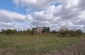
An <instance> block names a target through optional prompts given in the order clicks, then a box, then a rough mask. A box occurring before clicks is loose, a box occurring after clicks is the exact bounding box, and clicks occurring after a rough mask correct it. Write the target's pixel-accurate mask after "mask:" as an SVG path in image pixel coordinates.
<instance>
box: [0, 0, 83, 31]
mask: <svg viewBox="0 0 85 55" xmlns="http://www.w3.org/2000/svg"><path fill="white" fill-rule="evenodd" d="M13 2H14V3H15V4H16V5H17V7H21V8H23V7H25V8H26V9H27V10H28V11H32V10H33V11H34V12H32V13H29V14H26V15H22V14H18V13H16V12H10V11H7V10H0V22H5V24H6V25H7V26H12V25H14V24H15V25H16V29H18V27H19V29H20V27H22V28H21V29H24V28H27V27H31V26H49V27H51V28H52V29H56V28H59V26H68V27H69V28H80V29H83V30H85V28H84V27H85V20H84V19H85V17H84V16H85V6H84V5H85V1H84V0H13ZM36 10H37V11H36ZM12 22H14V23H12ZM15 22H18V24H17V23H15ZM22 22H24V24H23V23H22ZM29 22H30V23H31V24H30V23H29ZM9 23H10V24H12V25H8V24H9ZM27 23H29V24H28V25H27ZM13 27H14V26H13Z"/></svg>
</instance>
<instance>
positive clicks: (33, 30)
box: [30, 28, 35, 36]
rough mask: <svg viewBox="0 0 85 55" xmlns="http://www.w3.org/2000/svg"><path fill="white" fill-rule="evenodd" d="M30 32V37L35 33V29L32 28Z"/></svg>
mask: <svg viewBox="0 0 85 55" xmlns="http://www.w3.org/2000/svg"><path fill="white" fill-rule="evenodd" d="M30 32H31V35H32V36H33V35H34V32H35V28H32V30H31V31H30Z"/></svg>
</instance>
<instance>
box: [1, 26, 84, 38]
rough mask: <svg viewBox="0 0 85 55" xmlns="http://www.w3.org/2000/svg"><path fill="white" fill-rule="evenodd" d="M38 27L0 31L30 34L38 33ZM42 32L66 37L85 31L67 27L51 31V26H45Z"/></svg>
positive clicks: (3, 31)
mask: <svg viewBox="0 0 85 55" xmlns="http://www.w3.org/2000/svg"><path fill="white" fill-rule="evenodd" d="M35 30H36V28H32V29H28V30H24V31H17V30H11V29H7V30H2V31H1V32H0V33H1V34H29V35H34V34H35V33H37V32H36V31H35ZM42 33H48V34H49V33H51V34H52V33H55V34H57V35H58V36H60V37H66V36H69V37H70V36H78V35H82V34H83V32H82V31H81V30H80V29H75V30H74V29H68V28H66V27H61V28H60V29H59V31H56V30H53V31H50V27H43V30H42V32H41V34H42Z"/></svg>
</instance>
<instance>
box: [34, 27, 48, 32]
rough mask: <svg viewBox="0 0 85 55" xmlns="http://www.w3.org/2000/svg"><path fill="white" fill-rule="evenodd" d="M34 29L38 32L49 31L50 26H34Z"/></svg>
mask: <svg viewBox="0 0 85 55" xmlns="http://www.w3.org/2000/svg"><path fill="white" fill-rule="evenodd" d="M35 31H37V32H38V33H46V32H50V28H49V27H36V28H35Z"/></svg>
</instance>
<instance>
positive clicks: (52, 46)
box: [0, 35, 83, 55]
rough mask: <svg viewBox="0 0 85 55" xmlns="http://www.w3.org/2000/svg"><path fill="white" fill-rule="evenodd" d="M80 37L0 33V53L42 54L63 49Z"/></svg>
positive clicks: (14, 54)
mask: <svg viewBox="0 0 85 55" xmlns="http://www.w3.org/2000/svg"><path fill="white" fill-rule="evenodd" d="M80 38H83V37H80ZM80 38H76V37H57V36H56V35H53V36H51V35H34V36H30V35H0V55H43V54H45V53H49V52H52V51H55V50H59V49H63V48H65V47H67V46H69V45H71V44H73V43H75V42H77V41H78V40H79V39H80Z"/></svg>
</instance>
